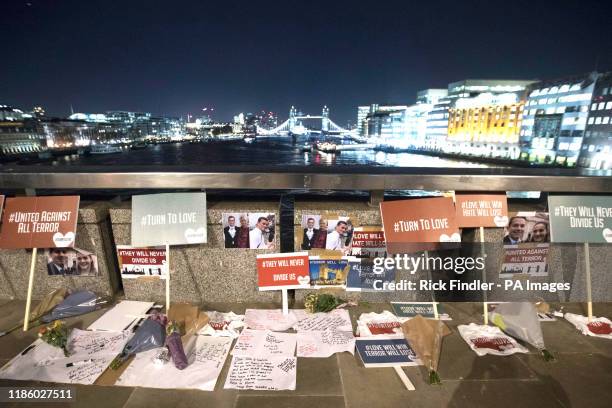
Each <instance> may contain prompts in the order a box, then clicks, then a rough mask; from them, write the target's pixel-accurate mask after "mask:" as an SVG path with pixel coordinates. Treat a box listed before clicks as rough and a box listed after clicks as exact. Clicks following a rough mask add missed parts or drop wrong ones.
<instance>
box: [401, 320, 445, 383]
mask: <svg viewBox="0 0 612 408" xmlns="http://www.w3.org/2000/svg"><path fill="white" fill-rule="evenodd" d="M402 331H403V332H404V337H406V340H408V343H410V347H412V349H413V350H414V352H415V353H416V355H417V357H418V358H419V359H420V360H421V362H422V363H423V365H425V367H426V368H427V370H429V383H430V384H440V376H439V375H438V362H439V360H440V350H441V349H442V339H443V338H444V336H447V335H449V334H450V333H451V331H450V329H449V328H448V327H447V326H446V325H445V324H444V323H442V322H441V321H440V320H432V319H426V318H424V317H423V316H421V315H417V316H416V317H413V318H412V319H410V320H407V321H405V322H404V323H402Z"/></svg>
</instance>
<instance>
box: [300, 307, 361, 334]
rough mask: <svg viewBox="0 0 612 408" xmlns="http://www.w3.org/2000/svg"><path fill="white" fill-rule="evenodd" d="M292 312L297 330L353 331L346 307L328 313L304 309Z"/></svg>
mask: <svg viewBox="0 0 612 408" xmlns="http://www.w3.org/2000/svg"><path fill="white" fill-rule="evenodd" d="M293 312H294V313H295V315H296V317H297V320H298V322H297V324H296V325H295V329H296V330H297V331H298V332H299V331H312V330H315V331H318V330H326V329H334V330H339V331H353V325H352V324H351V317H350V316H349V313H348V311H347V310H346V309H335V310H332V311H331V312H328V313H307V312H306V310H304V309H298V310H294V311H293Z"/></svg>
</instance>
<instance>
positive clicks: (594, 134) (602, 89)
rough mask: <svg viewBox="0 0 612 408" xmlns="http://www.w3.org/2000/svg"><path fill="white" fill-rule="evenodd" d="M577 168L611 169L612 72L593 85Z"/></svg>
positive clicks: (603, 75) (602, 76)
mask: <svg viewBox="0 0 612 408" xmlns="http://www.w3.org/2000/svg"><path fill="white" fill-rule="evenodd" d="M590 103H591V106H590V107H589V117H588V119H587V124H586V128H585V131H584V140H583V142H582V148H581V150H580V156H579V158H578V166H580V167H589V168H593V169H605V170H609V169H612V72H608V73H606V74H602V75H601V76H600V77H599V78H598V79H597V83H596V84H595V88H594V90H593V97H592V99H591V102H590Z"/></svg>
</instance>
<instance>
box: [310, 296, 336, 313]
mask: <svg viewBox="0 0 612 408" xmlns="http://www.w3.org/2000/svg"><path fill="white" fill-rule="evenodd" d="M344 303H346V302H345V301H343V300H342V299H340V298H339V297H337V296H334V295H331V294H329V293H321V294H318V293H311V294H309V295H307V296H306V299H305V300H304V307H305V308H306V311H307V312H308V313H317V312H331V311H332V310H334V309H335V308H337V307H338V306H340V305H342V304H344Z"/></svg>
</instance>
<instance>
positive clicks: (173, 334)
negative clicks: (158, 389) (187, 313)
mask: <svg viewBox="0 0 612 408" xmlns="http://www.w3.org/2000/svg"><path fill="white" fill-rule="evenodd" d="M166 347H168V351H170V356H171V357H172V361H173V362H174V366H175V367H176V368H178V369H179V370H182V369H184V368H185V367H187V366H188V365H189V363H188V362H187V356H186V355H185V350H184V349H183V341H182V340H181V330H180V329H179V325H178V324H177V323H176V322H175V321H173V322H170V323H169V324H168V326H166Z"/></svg>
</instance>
